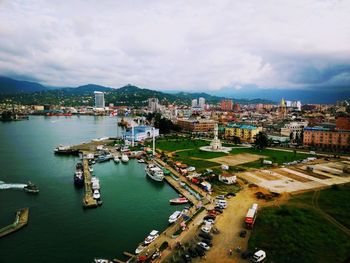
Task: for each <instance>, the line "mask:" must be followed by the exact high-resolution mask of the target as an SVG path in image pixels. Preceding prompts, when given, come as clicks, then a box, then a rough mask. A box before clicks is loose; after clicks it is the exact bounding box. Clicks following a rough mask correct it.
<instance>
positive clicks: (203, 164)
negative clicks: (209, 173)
mask: <svg viewBox="0 0 350 263" xmlns="http://www.w3.org/2000/svg"><path fill="white" fill-rule="evenodd" d="M174 160H175V161H177V162H182V163H185V164H187V165H188V166H194V167H196V171H197V172H202V171H204V170H205V169H208V168H213V167H217V166H219V165H220V164H219V163H215V162H211V161H207V160H200V159H192V158H188V157H175V158H174Z"/></svg>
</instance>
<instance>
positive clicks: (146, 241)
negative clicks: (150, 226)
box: [145, 230, 159, 245]
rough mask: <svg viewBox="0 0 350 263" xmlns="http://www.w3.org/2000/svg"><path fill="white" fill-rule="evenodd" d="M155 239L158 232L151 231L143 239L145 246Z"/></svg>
mask: <svg viewBox="0 0 350 263" xmlns="http://www.w3.org/2000/svg"><path fill="white" fill-rule="evenodd" d="M157 237H159V232H158V231H157V230H152V231H151V233H150V234H149V235H148V237H146V239H145V245H148V244H151V243H152V242H153V241H154V240H155V239H156V238H157Z"/></svg>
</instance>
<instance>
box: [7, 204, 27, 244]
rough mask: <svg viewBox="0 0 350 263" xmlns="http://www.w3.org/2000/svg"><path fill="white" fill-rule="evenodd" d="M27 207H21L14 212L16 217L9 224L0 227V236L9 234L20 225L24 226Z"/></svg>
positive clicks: (19, 227) (20, 226)
mask: <svg viewBox="0 0 350 263" xmlns="http://www.w3.org/2000/svg"><path fill="white" fill-rule="evenodd" d="M28 217H29V208H23V209H20V210H18V211H17V212H16V219H15V222H13V223H12V224H11V225H8V226H5V227H3V228H1V229H0V237H3V236H6V235H8V234H11V233H13V232H15V231H17V230H19V229H21V228H22V227H24V226H26V225H27V223H28Z"/></svg>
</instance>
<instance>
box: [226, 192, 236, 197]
mask: <svg viewBox="0 0 350 263" xmlns="http://www.w3.org/2000/svg"><path fill="white" fill-rule="evenodd" d="M233 196H236V194H235V193H231V192H230V193H227V194H226V195H225V197H226V198H231V197H233Z"/></svg>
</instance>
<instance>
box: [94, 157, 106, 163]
mask: <svg viewBox="0 0 350 263" xmlns="http://www.w3.org/2000/svg"><path fill="white" fill-rule="evenodd" d="M108 160H109V158H107V157H106V155H100V156H99V157H97V159H96V161H97V162H98V163H102V162H106V161H108Z"/></svg>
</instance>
